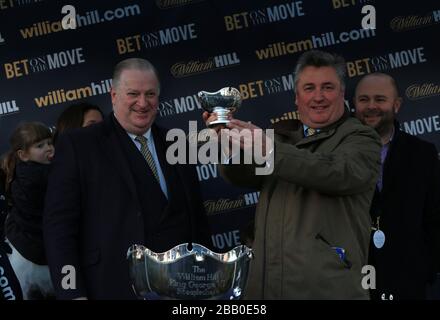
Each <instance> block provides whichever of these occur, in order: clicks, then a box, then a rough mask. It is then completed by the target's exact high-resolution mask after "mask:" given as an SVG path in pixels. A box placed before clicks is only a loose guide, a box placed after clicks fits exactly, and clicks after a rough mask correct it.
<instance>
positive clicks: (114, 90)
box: [110, 87, 116, 105]
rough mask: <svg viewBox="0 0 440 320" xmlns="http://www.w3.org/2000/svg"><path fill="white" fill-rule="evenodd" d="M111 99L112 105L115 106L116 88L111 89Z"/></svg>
mask: <svg viewBox="0 0 440 320" xmlns="http://www.w3.org/2000/svg"><path fill="white" fill-rule="evenodd" d="M110 97H111V98H112V105H115V100H116V89H115V88H114V87H111V89H110Z"/></svg>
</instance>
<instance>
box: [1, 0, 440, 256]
mask: <svg viewBox="0 0 440 320" xmlns="http://www.w3.org/2000/svg"><path fill="white" fill-rule="evenodd" d="M64 5H72V6H74V8H75V9H76V14H77V16H76V17H77V28H76V29H75V30H64V29H63V28H62V25H61V21H62V19H63V17H64V16H65V15H66V14H63V13H62V8H63V6H64ZM364 5H372V6H374V8H375V9H376V16H377V20H376V23H377V26H376V29H375V30H364V29H362V26H361V21H362V19H363V17H364V16H365V15H364V14H362V12H361V11H362V8H363V6H364ZM439 33H440V4H439V2H438V1H434V0H432V1H429V0H420V1H417V3H416V4H415V3H414V2H403V1H397V0H393V1H365V0H364V1H362V0H319V1H318V0H303V1H285V0H279V1H267V0H260V1H244V0H222V1H208V0H156V1H153V0H148V1H147V0H144V1H118V0H107V1H79V0H72V1H68V2H67V1H49V0H0V152H1V153H3V152H5V151H6V150H7V147H8V137H9V135H10V133H11V131H12V129H13V128H14V127H15V126H16V125H17V124H18V123H19V122H20V121H24V120H38V121H42V122H44V123H45V124H47V125H48V126H51V127H52V126H54V124H55V123H56V119H57V117H58V115H59V114H60V113H61V112H62V110H63V109H64V108H66V107H67V106H68V105H70V104H72V103H75V102H78V101H81V100H88V101H90V102H92V103H95V104H97V105H99V106H100V107H101V108H102V110H103V111H104V112H105V113H109V112H110V111H111V101H110V97H109V94H108V92H109V90H110V86H111V80H110V79H111V74H112V68H113V66H114V65H115V64H116V63H117V62H118V61H120V60H122V59H125V58H129V57H143V58H147V59H149V60H151V61H152V62H153V63H154V64H155V65H156V67H157V68H158V70H159V73H160V77H161V82H162V92H161V103H160V107H159V114H158V119H157V121H158V122H159V123H160V124H161V125H163V126H165V127H168V128H181V129H183V130H185V131H188V128H189V121H190V120H193V121H197V126H198V130H201V129H202V128H204V126H203V124H202V121H201V113H202V110H201V107H200V104H199V103H198V101H197V100H196V94H197V92H198V91H200V90H206V91H217V90H218V89H220V88H222V87H225V86H234V87H236V88H238V89H239V90H240V92H241V94H242V96H243V103H242V108H241V109H240V110H239V111H238V113H237V115H236V117H238V118H240V119H244V120H249V121H252V122H253V123H256V124H257V125H259V126H261V127H263V128H268V127H269V126H270V125H271V124H273V123H275V122H277V121H279V120H280V119H285V118H286V119H288V118H292V117H294V116H295V114H294V113H293V111H295V105H294V93H293V89H292V88H293V75H292V71H293V68H294V65H295V63H296V60H297V58H298V57H299V56H300V55H301V53H303V52H305V51H307V50H310V49H312V48H316V49H321V50H327V51H331V52H336V53H339V54H341V55H343V56H344V57H345V58H346V60H347V73H348V83H347V101H348V102H349V103H350V105H352V103H351V100H352V95H353V89H354V86H355V84H356V83H357V81H358V80H359V79H360V78H361V77H362V76H363V75H365V74H368V73H371V72H375V71H381V72H387V73H390V74H391V75H393V76H394V77H395V78H396V80H397V82H398V85H399V88H400V93H401V95H402V97H403V99H404V104H403V108H402V110H401V112H400V115H399V120H400V122H401V125H402V128H403V129H404V130H405V131H407V132H409V133H411V134H413V135H417V136H419V137H420V138H422V139H425V140H427V141H431V142H433V143H435V144H436V146H437V148H440V135H439V131H440V117H439V108H440V107H439V105H440V95H439V94H440V80H439V76H438V75H439V71H440V47H439V46H438V45H437V44H436V42H438V41H437V38H438V34H439ZM197 172H198V175H199V180H200V182H201V186H202V191H203V196H204V201H205V206H206V209H207V212H208V214H209V216H210V221H211V222H212V226H213V232H214V234H213V240H214V243H215V245H216V247H217V249H218V250H219V251H223V250H227V249H228V248H231V247H233V246H235V245H237V244H239V243H240V241H243V240H244V234H243V233H244V232H243V229H245V228H246V226H247V225H248V223H249V221H251V219H252V217H253V214H254V210H255V205H256V203H257V202H258V193H257V192H256V191H255V190H246V189H240V188H236V187H233V186H231V185H228V184H227V183H226V182H224V181H223V180H222V179H221V178H220V177H219V175H218V171H217V169H216V167H215V166H214V165H198V167H197Z"/></svg>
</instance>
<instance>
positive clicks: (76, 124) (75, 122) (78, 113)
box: [54, 102, 104, 141]
mask: <svg viewBox="0 0 440 320" xmlns="http://www.w3.org/2000/svg"><path fill="white" fill-rule="evenodd" d="M90 110H96V111H98V112H99V113H100V114H101V116H102V117H103V118H104V114H103V113H102V111H101V109H99V107H98V106H96V105H94V104H90V103H88V102H81V103H76V104H72V105H70V106H68V107H67V108H66V109H64V111H63V112H62V113H61V114H60V116H59V117H58V120H57V129H56V131H55V135H54V141H56V140H57V138H58V136H59V134H60V133H63V132H64V131H66V130H68V129H75V128H81V127H82V124H83V122H84V115H85V114H86V113H87V112H88V111H90Z"/></svg>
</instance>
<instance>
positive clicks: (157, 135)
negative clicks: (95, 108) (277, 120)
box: [44, 59, 209, 299]
mask: <svg viewBox="0 0 440 320" xmlns="http://www.w3.org/2000/svg"><path fill="white" fill-rule="evenodd" d="M159 93H160V84H159V80H158V77H157V72H156V70H155V68H154V66H153V65H152V64H150V63H149V62H148V61H146V60H143V59H127V60H124V61H122V62H120V63H119V64H118V65H117V66H116V67H115V70H114V74H113V84H112V89H111V99H112V104H113V113H112V114H110V115H109V116H108V117H107V118H106V119H105V120H104V121H103V122H102V123H99V124H96V125H93V126H90V127H88V128H82V129H77V130H73V131H70V132H67V133H65V134H63V135H62V136H60V138H59V141H58V143H57V146H56V148H57V154H56V156H55V159H54V162H53V169H52V172H51V175H50V178H49V184H48V191H47V196H46V208H45V215H44V237H45V245H46V251H47V257H48V262H49V267H50V271H51V276H52V280H53V284H54V287H55V290H56V294H57V297H58V298H59V299H83V298H88V299H135V298H136V296H135V294H134V292H133V290H132V289H131V286H130V280H129V270H128V262H127V259H126V254H127V249H128V248H129V247H130V246H131V245H133V244H143V245H145V246H146V247H148V248H149V249H151V250H153V251H156V252H163V251H166V250H169V249H171V248H172V247H174V246H176V245H178V244H181V243H185V242H198V243H202V244H205V245H208V246H209V240H208V239H209V233H208V229H209V228H208V223H207V217H206V215H205V212H204V208H203V204H202V201H201V196H200V192H199V184H198V181H197V178H196V173H195V170H194V168H193V167H190V166H184V165H174V166H171V165H170V164H168V163H167V160H166V158H165V154H166V148H167V142H166V141H165V132H164V130H162V129H161V128H159V127H158V126H156V125H154V124H153V122H154V120H155V118H156V114H157V108H158V105H159ZM64 266H70V267H65V269H63V267H64ZM72 267H73V270H74V271H75V272H74V275H75V277H74V278H72V277H70V278H69V279H70V280H72V279H74V285H73V286H72V285H71V284H70V285H66V283H64V285H63V281H65V282H66V278H65V277H66V276H67V275H69V276H71V275H72V274H71V273H70V271H71V270H72ZM72 287H73V288H72Z"/></svg>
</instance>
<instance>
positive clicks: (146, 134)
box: [127, 128, 151, 141]
mask: <svg viewBox="0 0 440 320" xmlns="http://www.w3.org/2000/svg"><path fill="white" fill-rule="evenodd" d="M127 134H128V135H129V136H130V138H131V140H133V141H136V140H135V139H136V137H137V135H135V134H133V133H130V132H128V131H127ZM143 136H144V137H145V138H147V141H150V138H151V128H149V129H148V131H147V132H145V133H144V134H143Z"/></svg>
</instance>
